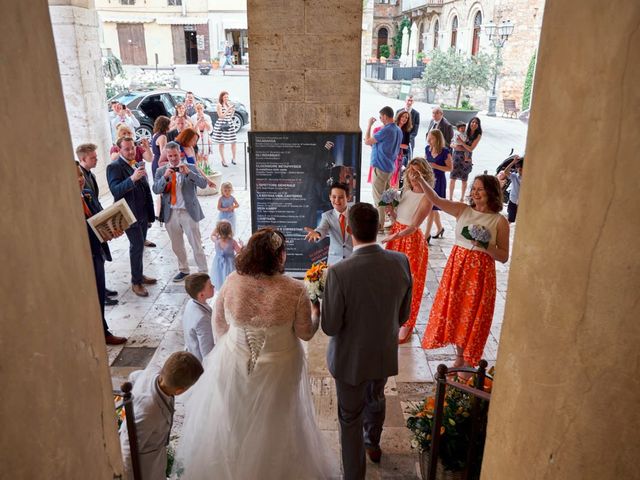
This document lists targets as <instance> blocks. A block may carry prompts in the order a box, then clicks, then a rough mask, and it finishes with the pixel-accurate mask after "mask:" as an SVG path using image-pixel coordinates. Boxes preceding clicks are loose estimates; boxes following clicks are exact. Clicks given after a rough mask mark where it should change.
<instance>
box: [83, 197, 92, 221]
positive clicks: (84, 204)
mask: <svg viewBox="0 0 640 480" xmlns="http://www.w3.org/2000/svg"><path fill="white" fill-rule="evenodd" d="M82 207H83V208H84V216H85V217H87V218H89V217H91V210H89V207H87V203H86V202H85V201H84V198H83V199H82Z"/></svg>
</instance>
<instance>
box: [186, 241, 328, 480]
mask: <svg viewBox="0 0 640 480" xmlns="http://www.w3.org/2000/svg"><path fill="white" fill-rule="evenodd" d="M286 259H287V253H286V242H285V237H284V235H283V234H282V233H281V232H280V231H278V230H274V229H272V228H262V229H260V230H258V231H257V232H256V233H254V234H253V235H252V236H251V238H250V239H249V241H248V243H247V246H246V247H244V248H243V249H242V250H241V251H240V253H239V254H238V256H237V257H236V271H235V272H233V273H231V274H230V275H229V276H228V277H227V279H226V281H225V282H224V285H223V286H222V288H221V289H220V292H218V297H217V299H216V305H215V319H214V327H215V334H216V338H217V342H216V346H215V348H214V349H213V350H212V351H211V353H209V354H208V355H207V356H206V357H205V358H204V361H203V364H204V374H203V375H202V377H200V379H199V380H198V382H197V383H196V384H195V386H194V387H193V389H192V392H193V393H192V394H191V396H190V397H189V399H188V400H187V402H186V404H185V413H186V415H185V420H184V426H183V430H182V436H181V440H180V444H179V445H178V452H177V456H176V464H175V467H174V469H175V468H178V469H180V468H184V475H183V476H182V477H181V478H184V479H205V478H216V479H218V480H236V479H254V478H260V479H268V480H270V479H273V480H280V479H301V478H305V479H312V478H313V479H329V478H337V476H334V475H336V474H337V472H336V467H337V464H336V463H337V462H335V461H334V460H333V459H332V458H331V453H330V452H331V449H329V448H327V447H326V445H325V441H324V438H323V435H322V433H321V432H320V429H319V428H318V425H317V423H316V420H315V411H314V407H313V398H312V396H311V387H310V384H309V377H308V374H307V367H306V361H305V353H304V349H303V346H302V342H301V340H304V341H309V340H310V339H311V338H312V337H313V335H314V334H315V332H316V330H317V329H318V324H319V321H320V319H319V315H320V308H319V307H313V308H312V305H311V302H310V301H309V297H308V294H307V290H306V288H305V286H304V284H303V283H302V282H301V281H299V280H295V279H293V278H291V277H289V276H287V275H285V274H284V265H285V262H286ZM276 439H277V442H276V443H277V445H276V444H274V443H273V442H274V441H275V440H276ZM269 444H272V445H273V447H272V448H264V447H265V445H269ZM292 458H295V461H291V459H292Z"/></svg>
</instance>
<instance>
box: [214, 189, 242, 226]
mask: <svg viewBox="0 0 640 480" xmlns="http://www.w3.org/2000/svg"><path fill="white" fill-rule="evenodd" d="M220 192H221V193H222V195H221V196H220V198H219V199H218V212H220V213H219V214H218V220H228V221H229V223H230V224H231V228H232V229H233V230H234V231H235V229H236V208H238V207H239V206H240V205H239V204H238V201H237V200H236V199H235V198H234V196H233V195H231V194H232V193H233V185H231V182H223V183H222V185H221V186H220Z"/></svg>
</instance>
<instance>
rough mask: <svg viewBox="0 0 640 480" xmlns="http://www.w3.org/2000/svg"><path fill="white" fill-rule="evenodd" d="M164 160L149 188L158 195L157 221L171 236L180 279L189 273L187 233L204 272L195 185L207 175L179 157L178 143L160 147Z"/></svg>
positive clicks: (203, 185) (204, 184)
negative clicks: (158, 213)
mask: <svg viewBox="0 0 640 480" xmlns="http://www.w3.org/2000/svg"><path fill="white" fill-rule="evenodd" d="M164 151H165V153H166V155H167V160H168V163H167V164H166V165H165V166H163V167H160V168H158V170H156V175H155V178H154V182H153V192H154V193H157V194H158V195H162V208H161V209H160V221H161V222H164V224H165V227H166V229H167V233H168V234H169V239H170V240H171V249H172V250H173V253H175V255H176V257H178V269H179V272H178V273H177V275H176V276H175V277H173V281H174V282H181V281H182V280H184V278H185V277H186V276H187V275H189V262H188V260H187V252H186V250H185V248H184V236H183V235H186V236H187V240H188V241H189V245H191V250H192V251H193V258H194V260H195V262H196V265H197V267H198V272H200V273H206V272H207V257H206V256H205V254H204V250H203V248H202V240H201V238H200V226H199V225H198V222H200V220H202V219H203V218H204V214H203V213H202V208H201V207H200V202H199V201H198V197H197V195H196V189H197V188H198V187H200V188H206V187H207V179H206V178H205V177H203V176H202V175H200V173H199V172H198V169H197V168H196V166H195V165H189V164H187V163H184V162H182V161H181V159H180V145H179V144H177V143H176V142H169V143H167V144H166V146H165V147H164Z"/></svg>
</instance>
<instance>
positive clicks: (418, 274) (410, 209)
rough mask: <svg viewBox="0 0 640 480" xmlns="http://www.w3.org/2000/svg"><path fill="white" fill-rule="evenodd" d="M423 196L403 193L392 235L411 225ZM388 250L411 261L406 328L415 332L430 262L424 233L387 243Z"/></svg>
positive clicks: (408, 192) (408, 191) (407, 192)
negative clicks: (410, 284) (411, 282)
mask: <svg viewBox="0 0 640 480" xmlns="http://www.w3.org/2000/svg"><path fill="white" fill-rule="evenodd" d="M423 196H424V194H423V193H415V192H412V191H411V190H409V189H407V190H404V191H403V192H402V197H401V200H400V204H399V205H398V216H397V218H396V221H395V222H394V223H393V225H392V226H391V233H392V234H394V233H396V232H401V231H402V230H404V229H405V228H407V227H408V226H409V225H410V224H411V220H412V218H413V214H414V212H415V211H416V209H417V208H418V205H419V204H420V200H422V197H423ZM387 250H394V251H396V252H402V253H404V254H405V255H406V256H407V257H408V259H409V268H410V269H411V277H412V279H413V289H412V291H411V312H410V314H409V319H408V320H407V321H406V323H405V324H404V326H405V327H408V328H409V329H410V330H411V331H413V328H414V327H415V325H416V319H417V318H418V312H419V311H420V304H421V303H422V293H423V292H424V282H425V279H426V277H427V263H428V261H429V248H428V245H427V242H426V241H425V239H424V233H422V230H420V229H418V230H416V231H415V232H413V233H412V234H411V235H409V236H407V237H402V238H398V239H396V240H392V241H390V242H389V243H387Z"/></svg>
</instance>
